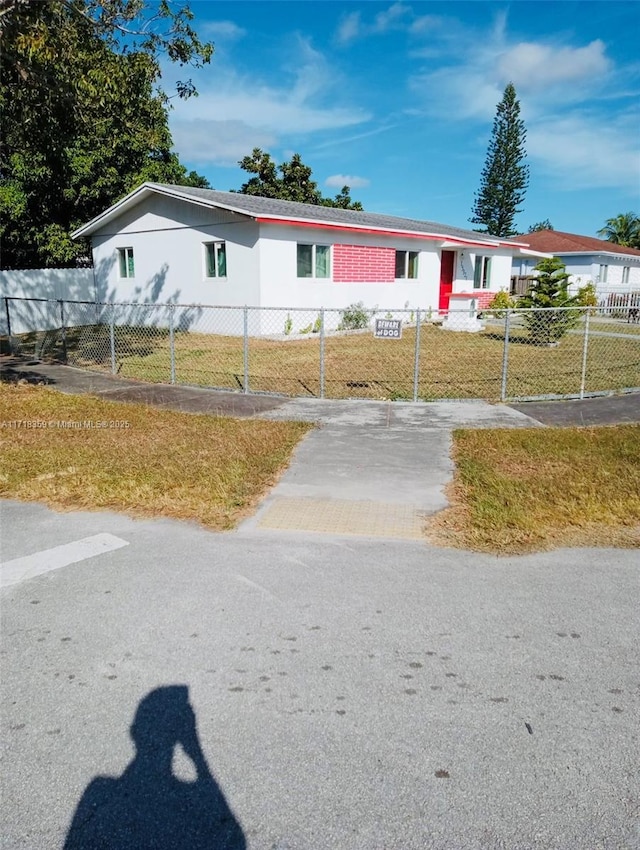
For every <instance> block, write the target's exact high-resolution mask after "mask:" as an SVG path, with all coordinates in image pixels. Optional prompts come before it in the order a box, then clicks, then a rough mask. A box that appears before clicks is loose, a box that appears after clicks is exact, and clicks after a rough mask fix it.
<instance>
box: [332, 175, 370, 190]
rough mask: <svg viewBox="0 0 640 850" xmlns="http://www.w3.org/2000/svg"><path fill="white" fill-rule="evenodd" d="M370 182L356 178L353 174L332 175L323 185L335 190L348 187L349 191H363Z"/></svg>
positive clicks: (364, 178)
mask: <svg viewBox="0 0 640 850" xmlns="http://www.w3.org/2000/svg"><path fill="white" fill-rule="evenodd" d="M370 182H371V181H370V180H367V178H366V177H356V176H355V174H354V175H352V174H332V175H331V177H327V179H326V180H325V181H324V185H325V186H331V187H333V188H335V189H342V187H343V186H348V187H349V188H350V189H364V188H365V187H366V186H368V185H369V183H370Z"/></svg>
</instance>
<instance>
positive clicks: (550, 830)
mask: <svg viewBox="0 0 640 850" xmlns="http://www.w3.org/2000/svg"><path fill="white" fill-rule="evenodd" d="M1 518H2V528H3V530H4V532H5V533H3V545H2V561H3V562H5V563H6V562H9V564H11V563H13V564H16V563H22V564H23V565H24V564H25V563H26V562H25V561H20V560H19V559H23V558H25V557H26V556H30V555H36V553H38V552H40V551H41V550H43V549H48V550H50V551H49V553H48V554H47V555H45V556H44V562H45V565H46V564H49V565H51V564H53V563H57V564H58V568H57V569H55V570H48V571H47V572H45V573H44V574H41V575H36V574H35V573H34V577H33V578H31V579H24V580H22V581H20V582H17V583H15V584H13V585H11V586H8V587H7V588H6V589H5V590H3V591H2V595H3V598H2V602H3V618H2V648H1V653H2V675H3V694H2V697H3V711H2V718H3V726H4V732H3V742H4V743H3V748H4V752H3V790H4V794H3V806H2V815H1V817H2V835H3V845H2V846H3V847H5V848H11V850H14V848H29V850H33V848H42V850H47V848H61V847H63V846H65V847H68V848H70V847H83V848H89V847H118V848H125V849H126V848H130V847H131V848H133V847H137V848H140V847H151V846H153V847H155V848H169V847H171V848H176V847H185V848H186V847H189V848H200V847H203V848H204V847H207V848H218V847H227V848H235V850H238V849H239V848H244V847H249V848H252V850H285V848H288V850H294V848H295V849H296V850H297V849H298V848H300V850H302V849H303V848H309V850H316V848H317V850H320V848H322V850H325V848H327V847H335V848H344V850H371V848H375V850H382V848H386V850H389V848H398V850H400V848H402V850H405V848H416V850H418V848H420V850H422V848H442V850H444V848H447V850H451V848H461V849H462V848H464V850H472V848H478V849H479V848H509V850H515V849H516V848H522V850H524V848H527V849H528V848H554V849H555V848H557V850H574V848H575V850H584V848H587V847H588V848H611V850H614V848H615V850H620V848H633V847H637V846H638V841H639V835H640V834H639V832H638V820H637V815H638V811H637V804H638V799H639V798H640V793H639V792H640V788H639V786H638V770H637V768H638V753H639V743H638V722H637V721H638V709H639V702H640V675H639V672H638V659H637V647H638V638H639V634H638V631H639V629H638V616H637V611H638V607H637V602H638V586H639V583H638V555H637V553H636V552H631V551H619V550H573V551H572V550H566V551H558V552H553V553H548V554H541V555H536V556H530V557H524V558H505V559H497V558H492V557H488V556H482V555H474V554H470V553H464V552H460V551H448V550H441V549H436V548H431V547H427V546H426V545H425V544H423V543H421V542H415V541H410V540H391V539H372V538H368V537H354V536H336V535H331V534H322V535H320V534H318V535H313V534H304V535H302V534H295V533H286V532H280V533H279V534H274V533H273V532H268V531H263V530H261V529H259V528H252V527H249V526H245V527H244V529H243V530H241V531H239V532H236V533H234V534H226V535H220V534H212V533H209V532H207V531H204V530H202V529H200V528H197V527H195V526H193V525H190V524H187V523H174V522H169V521H133V520H130V519H127V518H125V517H121V516H117V515H113V514H102V513H95V514H56V513H52V512H50V511H48V510H47V509H46V508H44V507H42V506H37V505H26V504H18V503H13V502H5V503H3V504H2V517H1ZM7 529H10V530H11V534H10V535H7V534H6V530H7ZM98 535H102V537H101V538H100V539H102V540H103V541H105V540H117V541H120V543H119V544H118V548H113V547H115V545H116V544H115V543H113V547H112V548H111V550H110V551H107V548H105V549H104V550H103V551H102V553H101V554H95V553H93V554H92V555H91V556H89V555H87V557H86V558H85V559H84V560H81V561H77V562H75V563H69V564H68V565H67V566H62V565H61V564H62V563H63V562H64V557H63V556H62V555H61V554H60V553H61V552H63V551H64V552H66V553H67V555H66V556H65V557H67V559H68V558H69V557H71V556H70V555H69V553H70V552H71V550H70V549H68V548H67V549H64V550H62V549H60V548H58V547H65V546H68V544H70V543H74V544H75V545H76V548H75V549H74V550H73V551H74V552H75V553H76V555H75V556H74V557H79V556H80V555H81V553H80V555H78V552H79V550H78V542H79V541H84V544H83V545H84V546H85V547H88V546H89V543H87V541H88V540H89V539H93V538H95V537H96V536H98ZM52 550H54V551H52ZM85 553H89V549H85ZM38 557H39V556H37V555H36V558H35V559H32V560H31V561H30V562H29V563H31V564H32V566H33V565H35V564H36V563H37V561H38ZM56 559H57V560H56ZM41 560H42V559H41ZM187 698H188V700H189V701H190V705H191V707H192V710H193V713H194V715H195V717H194V716H193V715H192V714H191V713H190V712H191V709H189V706H188V702H187ZM134 742H135V743H134ZM72 822H73V827H71V824H72Z"/></svg>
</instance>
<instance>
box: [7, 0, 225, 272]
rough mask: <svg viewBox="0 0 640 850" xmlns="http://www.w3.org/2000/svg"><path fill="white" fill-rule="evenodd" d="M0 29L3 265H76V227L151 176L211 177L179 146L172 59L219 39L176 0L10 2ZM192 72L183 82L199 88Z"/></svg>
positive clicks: (182, 92) (183, 86)
mask: <svg viewBox="0 0 640 850" xmlns="http://www.w3.org/2000/svg"><path fill="white" fill-rule="evenodd" d="M2 5H3V7H4V8H3V9H2V12H3V14H2V16H1V17H0V28H1V33H2V44H3V62H2V68H1V77H0V108H1V109H2V113H3V148H2V154H1V160H0V210H2V221H3V226H2V230H1V231H0V236H1V237H2V248H3V250H2V265H3V267H5V268H39V267H43V266H44V267H47V266H67V265H75V264H76V262H77V261H78V260H79V259H81V258H82V257H83V256H86V255H87V247H86V246H84V245H81V244H80V245H79V244H77V243H75V242H72V241H71V239H70V236H69V234H70V232H72V231H73V230H74V229H76V228H77V227H78V226H79V225H80V224H83V223H84V222H86V221H88V220H89V219H91V218H93V217H94V216H96V215H97V214H98V213H100V212H102V211H103V210H104V209H105V208H106V207H108V206H110V205H111V204H112V203H114V202H115V201H117V200H118V199H119V198H120V197H122V196H123V195H124V194H126V193H127V192H129V191H130V190H131V189H133V188H135V186H136V185H138V184H139V183H141V182H143V181H144V180H154V181H159V182H170V183H183V184H187V185H200V186H202V185H205V184H206V181H205V180H204V178H202V177H200V176H199V175H197V174H195V173H194V172H191V173H189V174H188V173H187V171H186V169H185V168H184V166H183V165H182V164H181V163H180V162H179V160H178V157H177V155H176V154H175V153H174V152H173V151H172V150H171V148H172V140H171V135H170V133H169V128H168V121H167V107H168V101H169V96H168V95H167V94H166V93H165V92H163V91H162V90H161V89H159V88H158V81H159V79H160V75H161V64H160V63H161V60H162V59H163V57H168V58H169V59H170V60H171V61H175V62H178V64H179V65H188V64H190V65H193V66H196V67H197V66H200V65H202V64H204V63H206V62H209V60H210V57H211V53H212V50H213V48H212V46H211V45H208V44H203V43H202V42H200V40H199V39H198V37H197V35H196V33H195V31H194V30H193V29H192V28H191V25H190V21H191V19H192V14H191V12H190V11H189V9H188V7H181V8H177V9H176V8H174V7H173V6H172V5H171V4H169V3H168V2H165V0H162V2H160V3H158V4H152V3H151V2H145V0H103V2H100V3H98V2H97V0H73V2H72V0H49V2H46V3H42V2H37V0H21V2H17V0H8V2H4V3H3V4H2ZM194 93H195V90H194V88H193V86H192V84H191V83H190V81H186V82H180V83H178V84H177V94H178V95H179V96H180V97H189V96H190V95H191V94H194Z"/></svg>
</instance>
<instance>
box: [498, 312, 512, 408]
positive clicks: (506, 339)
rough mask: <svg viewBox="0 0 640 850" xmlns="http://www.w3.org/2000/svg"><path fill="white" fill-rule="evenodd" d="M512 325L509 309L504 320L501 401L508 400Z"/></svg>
mask: <svg viewBox="0 0 640 850" xmlns="http://www.w3.org/2000/svg"><path fill="white" fill-rule="evenodd" d="M510 324H511V310H509V309H507V314H506V316H505V319H504V349H503V352H502V380H501V382H500V401H506V400H507V373H508V370H509V327H510Z"/></svg>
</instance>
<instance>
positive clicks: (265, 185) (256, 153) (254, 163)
mask: <svg viewBox="0 0 640 850" xmlns="http://www.w3.org/2000/svg"><path fill="white" fill-rule="evenodd" d="M238 165H239V166H240V168H242V169H243V171H247V172H248V173H249V174H253V175H255V176H254V177H251V178H250V179H249V180H247V182H246V183H243V184H242V186H241V187H240V189H239V190H238V191H239V192H241V193H242V194H243V195H260V196H261V197H263V198H279V199H280V200H282V201H297V202H298V203H301V204H318V205H321V206H325V207H340V208H341V209H349V210H361V209H362V204H360V203H359V202H358V201H353V200H352V199H351V195H350V194H349V187H348V186H343V187H342V190H341V191H340V192H339V193H338V194H337V195H336V196H335V198H324V197H323V196H322V194H321V192H320V190H319V189H318V184H317V183H316V182H315V181H314V180H312V179H311V174H312V172H311V168H309V166H308V165H305V164H304V162H302V159H301V157H300V154H299V153H295V154H294V155H293V156H292V157H291V159H290V160H289V161H288V162H283V163H281V164H280V165H278V166H276V164H275V162H274V161H273V159H272V158H271V154H269V153H267V152H266V151H263V150H261V149H260V148H254V149H253V151H252V153H251V155H250V156H245V157H243V158H242V159H241V160H240V161H239V162H238ZM278 172H279V173H280V176H278ZM232 191H235V190H232Z"/></svg>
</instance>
